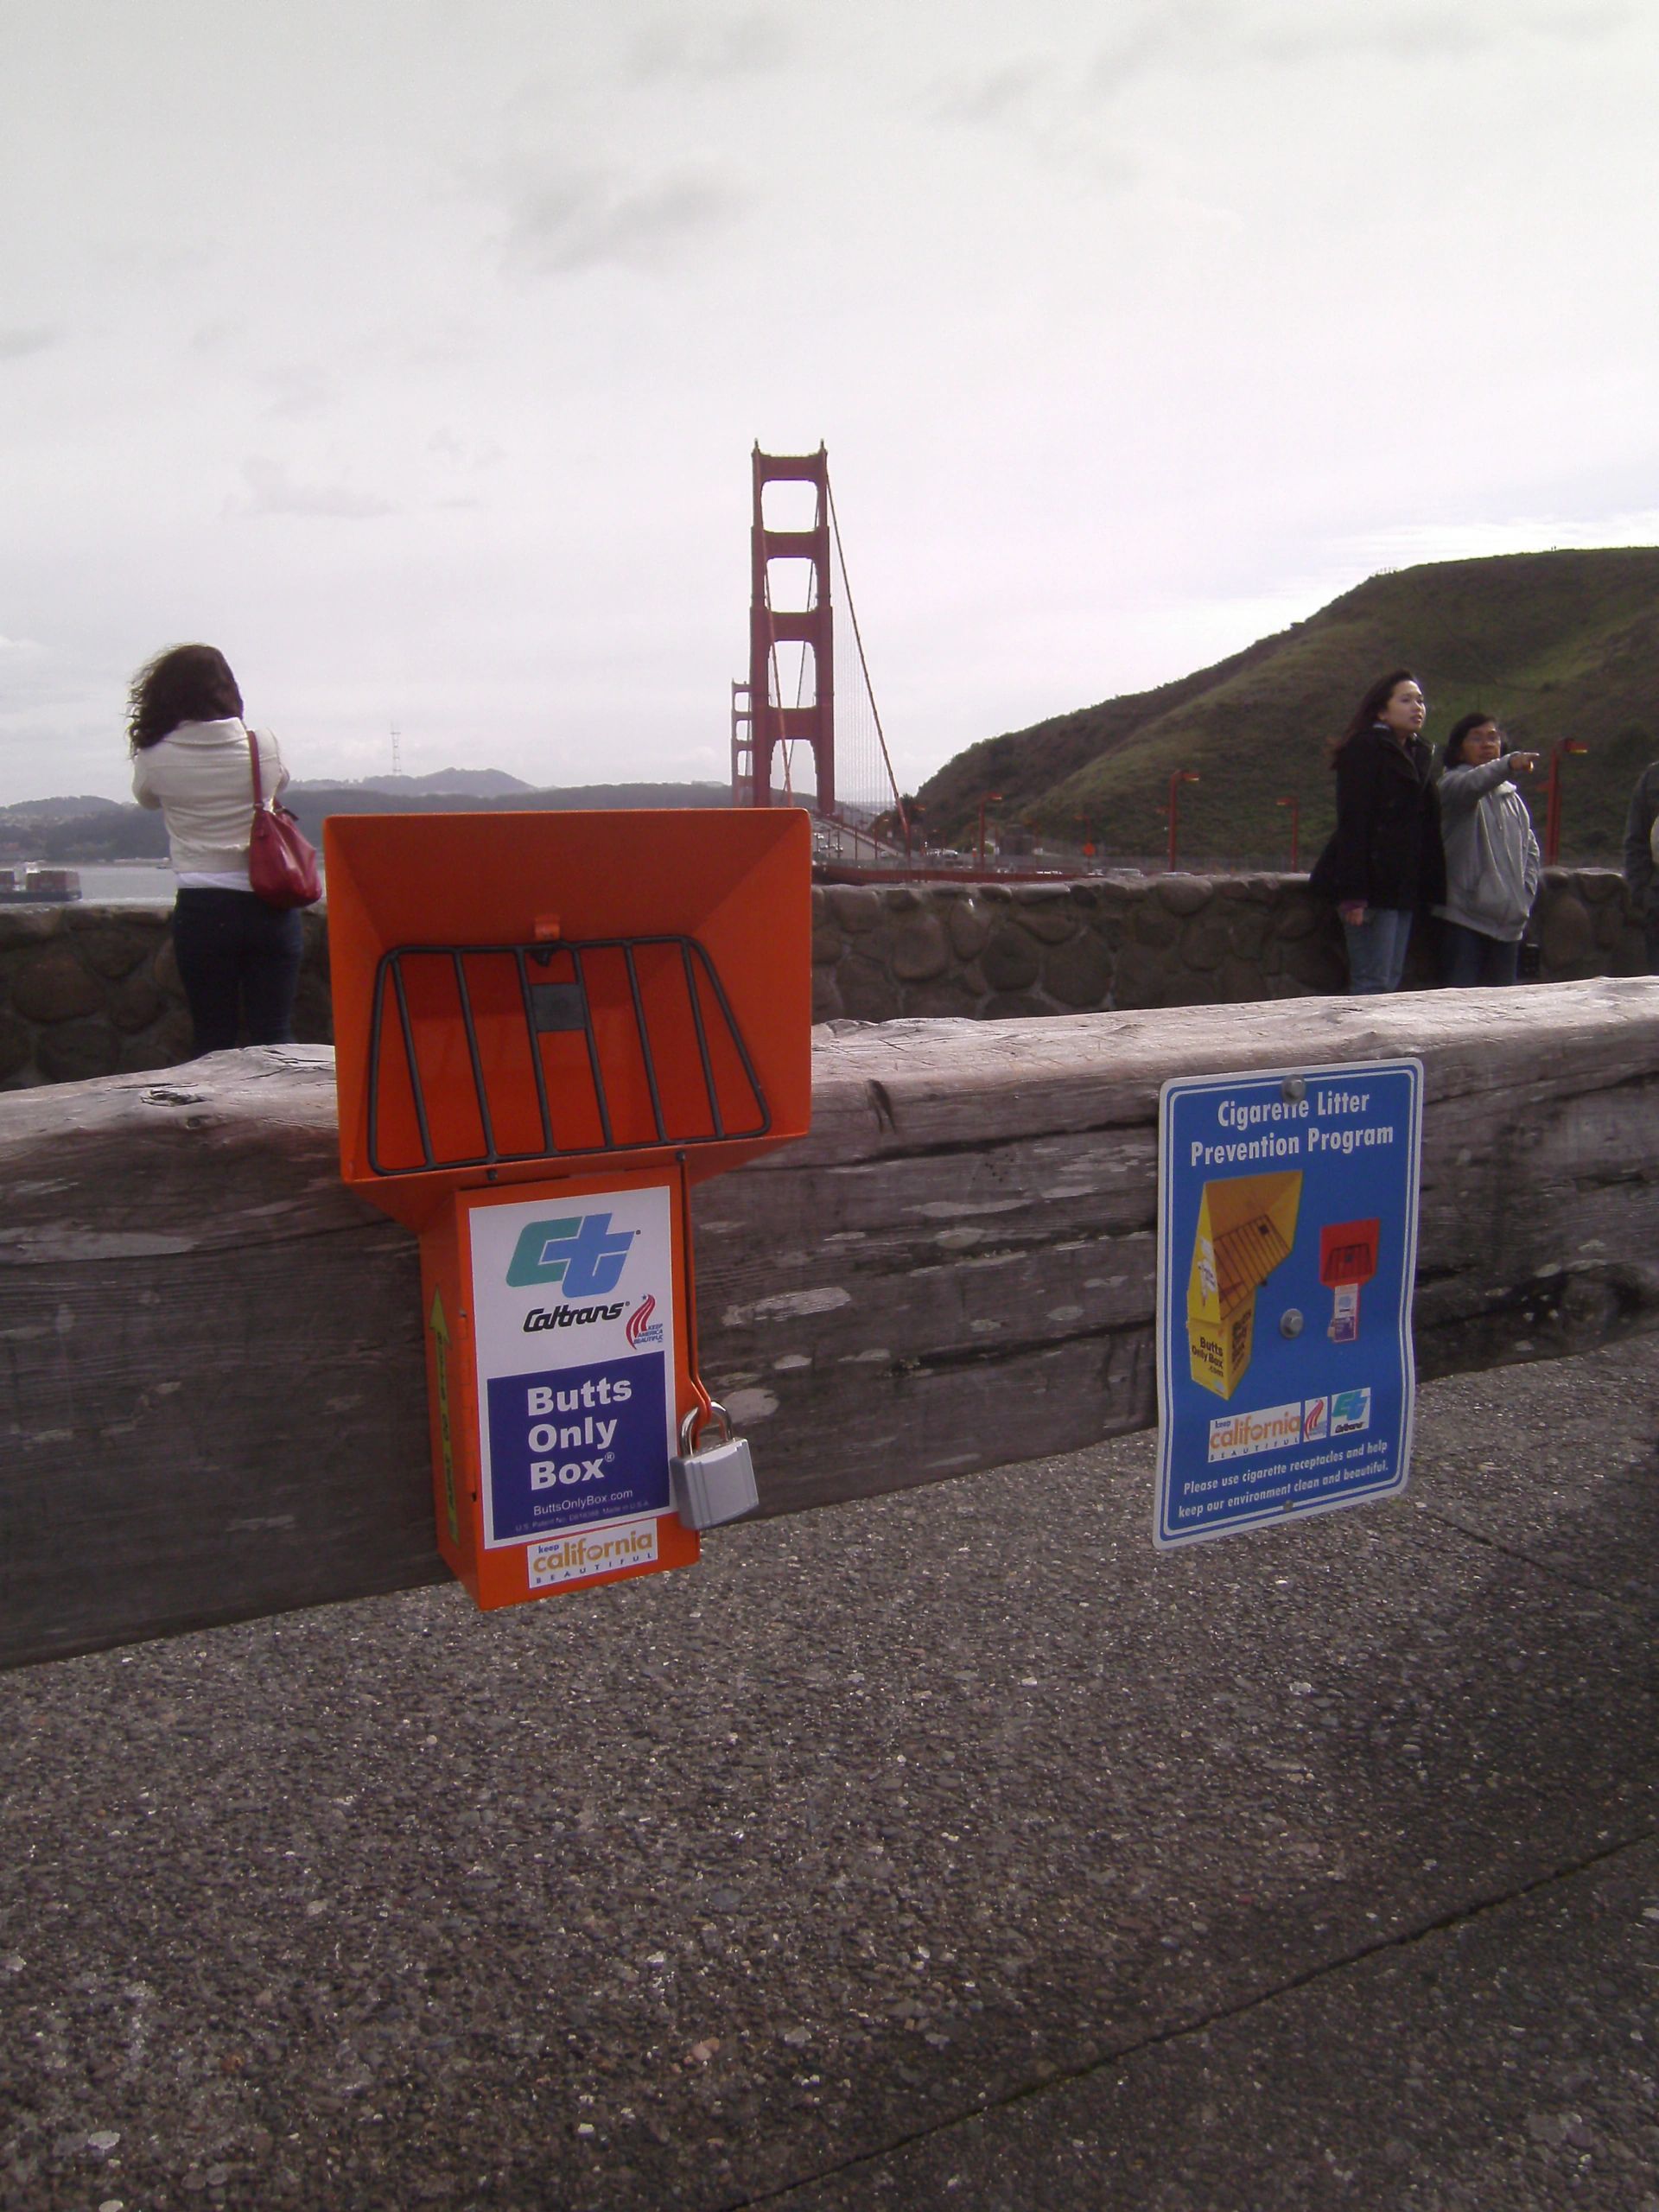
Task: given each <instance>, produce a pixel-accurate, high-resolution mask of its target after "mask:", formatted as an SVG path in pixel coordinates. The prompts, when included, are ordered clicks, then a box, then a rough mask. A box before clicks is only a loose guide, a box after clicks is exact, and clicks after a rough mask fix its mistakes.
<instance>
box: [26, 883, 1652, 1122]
mask: <svg viewBox="0 0 1659 2212" xmlns="http://www.w3.org/2000/svg"><path fill="white" fill-rule="evenodd" d="M167 914H168V910H167V908H166V907H164V906H92V905H86V906H0V1090H17V1089H22V1088H23V1087H25V1086H27V1085H30V1084H41V1083H67V1082H73V1081H75V1080H77V1079H78V1078H79V1077H86V1076H98V1075H117V1074H122V1073H126V1072H129V1071H137V1070H140V1069H143V1068H157V1067H169V1066H171V1065H174V1064H175V1063H176V1062H178V1061H180V1060H182V1059H186V1058H188V1056H189V1052H190V1018H189V1016H188V1014H187V1013H186V1011H185V1007H184V997H183V993H182V991H181V988H180V985H179V977H178V969H177V968H176V967H175V964H174V961H173V949H172V944H171V940H170V938H168V928H167ZM303 919H304V924H305V938H306V950H305V966H304V968H303V969H302V974H301V978H300V995H299V1001H298V1003H297V1005H296V1009H295V1033H296V1036H297V1037H299V1038H300V1039H301V1040H302V1042H304V1043H308V1044H312V1043H315V1044H326V1043H327V1042H328V1040H329V1039H330V1037H331V1036H332V1034H333V1031H332V1027H331V1023H330V1007H329V1000H328V939H327V918H326V916H325V914H324V913H323V912H319V911H318V910H316V909H315V908H314V909H312V910H311V911H310V912H308V913H307V914H306V915H305V916H304V917H303ZM1535 919H1536V926H1537V930H1538V933H1539V936H1540V938H1541V944H1542V950H1543V979H1544V980H1545V981H1546V982H1573V981H1576V980H1578V979H1579V978H1580V977H1583V976H1601V975H1612V976H1630V975H1639V974H1641V973H1642V972H1643V969H1645V967H1646V965H1647V961H1646V955H1645V952H1644V950H1643V938H1642V931H1641V927H1640V925H1639V924H1638V923H1637V921H1636V920H1635V919H1634V918H1632V917H1631V916H1630V913H1629V912H1628V909H1627V905H1626V900H1625V896H1624V885H1623V884H1622V883H1621V881H1620V880H1619V878H1618V876H1617V875H1616V874H1613V873H1612V871H1611V869H1606V868H1552V869H1551V870H1550V871H1549V874H1548V879H1547V880H1546V883H1545V887H1544V889H1543V891H1542V893H1541V896H1540V899H1539V905H1538V912H1537V916H1536V918H1535ZM812 921H813V929H812V1018H813V1020H815V1021H832V1020H840V1019H847V1020H857V1021H891V1020H897V1019H899V1017H901V1016H906V1015H922V1016H929V1015H933V1016H937V1015H942V1014H961V1015H967V1016H969V1017H970V1018H971V1019H974V1020H983V1021H995V1020H1006V1019H1007V1018H1008V1017H1009V1016H1012V1015H1016V1014H1084V1013H1089V1012H1092V1011H1094V1010H1095V1009H1096V1008H1098V1007H1160V1006H1192V1005H1203V1004H1215V1003H1218V1002H1223V1001H1244V1000H1252V999H1280V998H1297V997H1302V996H1306V995H1311V994H1315V993H1323V992H1332V991H1339V990H1341V989H1342V988H1343V985H1344V974H1345V971H1344V965H1343V957H1342V937H1341V931H1340V929H1339V928H1338V924H1337V920H1336V917H1335V914H1334V912H1332V908H1331V907H1330V906H1328V905H1327V904H1326V902H1325V900H1324V899H1318V898H1316V897H1314V895H1313V893H1311V892H1310V891H1309V890H1308V888H1307V884H1306V878H1305V877H1300V876H1275V875H1240V876H1223V877H1217V878H1211V877H1208V876H1198V875H1155V876H1098V877H1092V878H1090V879H1087V880H1084V881H1080V882H1076V883H1046V882H1045V883H925V884H870V885H856V886H854V885H848V884H832V885H829V886H819V887H816V888H815V889H814V891H813V893H812ZM1420 938H1421V933H1420ZM1406 980H1407V983H1408V986H1410V985H1413V984H1418V985H1421V984H1428V983H1432V982H1433V980H1434V977H1433V969H1432V966H1431V964H1430V961H1429V955H1428V948H1427V944H1426V943H1423V942H1420V943H1419V944H1415V945H1414V948H1413V958H1412V966H1411V967H1410V969H1408V973H1407V979H1406Z"/></svg>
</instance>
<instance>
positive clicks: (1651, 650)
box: [916, 546, 1659, 867]
mask: <svg viewBox="0 0 1659 2212" xmlns="http://www.w3.org/2000/svg"><path fill="white" fill-rule="evenodd" d="M1395 665H1403V666H1406V667H1409V668H1411V669H1413V670H1414V671H1415V672H1416V674H1417V675H1418V677H1419V678H1420V680H1421V683H1422V685H1423V688H1424V690H1425V691H1426V692H1427V695H1428V699H1429V708H1430V712H1429V725H1428V732H1427V734H1428V736H1429V737H1430V739H1431V740H1432V741H1433V742H1434V743H1435V744H1436V745H1437V746H1438V745H1439V744H1440V742H1441V741H1443V740H1444V738H1445V736H1446V732H1447V731H1448V730H1449V729H1450V728H1451V727H1452V723H1453V722H1454V721H1456V720H1457V719H1458V717H1459V715H1462V714H1465V713H1466V712H1469V711H1471V709H1477V708H1481V709H1485V710H1486V711H1488V712H1489V713H1492V714H1495V715H1497V716H1498V718H1499V719H1500V720H1501V721H1503V724H1504V727H1505V728H1507V729H1508V730H1509V731H1510V734H1511V735H1512V737H1514V738H1515V739H1516V741H1518V742H1522V743H1524V744H1526V745H1528V746H1530V747H1535V748H1536V749H1538V750H1540V751H1541V752H1544V753H1548V750H1549V748H1550V747H1551V746H1552V745H1554V742H1555V741H1556V740H1557V739H1559V738H1563V737H1574V738H1579V739H1580V740H1582V741H1583V742H1584V743H1585V744H1586V745H1587V746H1588V747H1589V748H1590V750H1589V753H1588V756H1587V757H1586V758H1585V759H1582V760H1579V759H1574V760H1570V761H1568V762H1567V764H1566V765H1565V767H1564V770H1563V788H1564V791H1565V792H1566V806H1565V818H1566V824H1567V835H1566V839H1565V844H1564V849H1565V850H1567V851H1571V852H1573V853H1575V854H1578V855H1584V856H1586V857H1594V856H1613V855H1616V854H1617V851H1618V843H1619V839H1620V836H1621V833H1622V830H1623V825H1624V810H1625V807H1626V805H1627V804H1628V802H1629V798H1630V788H1631V786H1632V785H1633V784H1634V783H1635V781H1636V778H1637V774H1638V773H1639V772H1640V771H1641V769H1642V768H1643V766H1645V764H1646V763H1647V762H1648V761H1649V760H1652V759H1654V758H1656V756H1659V548H1654V547H1648V546H1643V547H1636V548H1616V549H1611V550H1595V551H1571V552H1555V553H1513V554H1502V555H1497V556H1493V557H1491V558H1488V559H1484V560H1478V561H1441V562H1433V563H1423V564H1421V565H1420V566H1417V567H1414V568H1409V569H1393V570H1387V571H1384V572H1383V574H1382V575H1376V576H1372V577H1371V578H1370V579H1369V581H1368V582H1364V583H1363V584H1360V585H1358V586H1357V587H1356V588H1355V589H1353V590H1352V591H1349V592H1344V594H1343V595H1342V596H1341V597H1340V598H1339V599H1335V600H1332V602H1331V603H1330V605H1329V606H1328V607H1321V608H1320V609H1319V612H1318V613H1316V614H1313V615H1311V616H1309V617H1308V619H1307V620H1306V621H1303V622H1296V623H1293V624H1292V626H1290V628H1289V629H1287V630H1282V631H1280V632H1278V633H1277V634H1276V635H1274V636H1273V637H1268V638H1263V639H1259V640H1258V641H1257V643H1256V644H1255V645H1249V646H1247V647H1246V648H1245V649H1244V651H1243V652H1238V653H1235V654H1233V655H1231V656H1230V658H1228V659H1226V660H1223V661H1218V662H1217V664H1215V666H1214V667H1212V668H1206V669H1201V670H1199V671H1198V672H1197V673H1196V674H1194V675H1192V676H1187V677H1181V678H1179V680H1178V681H1176V682H1174V683H1165V684H1160V685H1159V686H1158V687H1157V688H1156V689H1154V690H1150V691H1141V692H1135V693H1129V694H1126V695H1124V696H1122V697H1119V698H1115V699H1107V700H1104V701H1103V702H1100V703H1099V704H1098V705H1096V706H1092V707H1082V708H1078V709H1075V710H1074V711H1072V712H1071V713H1068V714H1064V715H1054V716H1052V718H1050V719H1049V720H1047V721H1041V722H1036V723H1033V725H1032V726H1031V727H1030V728H1027V729H1023V730H1013V731H1008V732H1006V733H1005V734H1002V735H1001V736H999V737H992V738H986V739H983V740H982V741H980V742H979V743H978V744H976V745H972V746H969V747H968V749H967V750H966V751H965V752H963V753H958V754H957V756H956V757H955V759H954V760H950V761H947V762H946V764H945V766H944V767H943V768H941V769H940V770H939V771H938V773H937V774H936V775H934V776H932V777H931V778H930V779H929V780H928V781H927V782H926V783H925V784H924V785H922V787H921V789H920V790H919V791H918V793H917V795H916V796H917V798H918V800H919V801H920V802H921V803H922V804H924V805H925V807H926V809H927V824H928V829H929V833H930V835H931V836H944V837H946V838H949V839H955V840H957V841H958V842H959V841H960V839H961V838H962V836H963V835H964V834H965V833H966V831H967V830H968V829H969V825H970V823H973V822H974V821H975V819H976V816H977V812H978V808H979V804H980V801H981V799H982V798H983V797H984V795H985V794H986V793H987V792H988V791H1000V792H1001V794H1002V804H1001V806H1000V807H999V808H998V809H997V810H996V812H997V813H999V814H1001V816H1002V817H1004V818H1009V819H1018V820H1022V821H1025V822H1027V823H1031V824H1032V825H1033V827H1035V828H1036V829H1039V830H1041V831H1043V832H1044V833H1046V835H1048V836H1052V837H1053V838H1055V839H1057V840H1061V841H1064V842H1068V843H1071V844H1073V845H1075V844H1077V842H1080V841H1081V839H1082V837H1083V836H1084V832H1085V829H1091V830H1092V831H1093V833H1094V835H1095V837H1096V842H1098V844H1099V845H1100V847H1101V849H1102V850H1103V852H1104V853H1105V854H1107V855H1110V854H1112V853H1115V852H1116V853H1139V854H1145V853H1154V852H1156V851H1158V850H1159V849H1160V848H1161V846H1162V844H1163V842H1164V840H1165V836H1166V817H1165V816H1164V814H1163V812H1162V806H1163V804H1164V802H1165V800H1166V796H1167V792H1168V787H1169V779H1170V777H1171V775H1172V774H1173V772H1175V771H1176V770H1177V769H1180V768H1191V769H1195V770H1196V771H1197V772H1198V777H1199V779H1200V780H1199V782H1198V784H1197V785H1189V786H1186V787H1184V789H1183V791H1182V793H1181V814H1180V819H1181V849H1182V851H1183V853H1184V855H1190V856H1191V857H1192V859H1193V860H1194V861H1197V860H1198V859H1201V858H1202V857H1203V856H1204V855H1206V854H1214V855H1230V856H1232V855H1244V856H1249V855H1257V856H1261V857H1263V858H1274V857H1278V858H1281V859H1282V856H1283V855H1284V854H1285V852H1286V851H1287V846H1288V832H1287V818H1288V817H1287V810H1285V809H1283V808H1281V807H1279V806H1278V805H1276V804H1275V802H1276V801H1277V800H1278V799H1280V798H1288V797H1295V798H1298V799H1299V800H1300V809H1301V821H1302V864H1303V866H1304V867H1306V865H1307V862H1308V860H1309V858H1310V857H1311V855H1312V854H1313V852H1314V851H1315V850H1317V849H1318V845H1319V842H1321V841H1322V840H1323V838H1324V837H1325V836H1326V835H1328V833H1329V830H1330V827H1331V823H1332V814H1333V804H1332V778H1331V775H1330V773H1329V771H1328V770H1327V769H1326V767H1325V762H1324V757H1323V746H1324V741H1325V738H1326V737H1327V736H1328V735H1330V734H1333V733H1334V732H1335V731H1337V730H1339V729H1340V728H1342V726H1343V724H1344V722H1345V721H1347V719H1348V716H1349V715H1350V714H1351V712H1352V711H1353V708H1354V705H1355V703H1356V702H1357V700H1358V698H1359V696H1360V694H1361V693H1362V692H1363V690H1364V689H1365V687H1366V685H1367V684H1368V683H1370V682H1371V680H1372V679H1373V678H1374V677H1377V676H1380V675H1381V674H1383V671H1385V670H1387V669H1389V668H1390V667H1393V666H1395ZM1542 791H1543V776H1542V774H1541V773H1540V775H1539V776H1538V777H1536V778H1535V779H1533V796H1534V798H1535V811H1536V813H1537V814H1538V816H1539V818H1540V820H1541V819H1542V812H1543V807H1542Z"/></svg>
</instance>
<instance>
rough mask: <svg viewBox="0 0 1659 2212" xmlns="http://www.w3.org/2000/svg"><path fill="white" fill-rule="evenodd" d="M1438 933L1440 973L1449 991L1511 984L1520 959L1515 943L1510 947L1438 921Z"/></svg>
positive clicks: (1480, 932) (1481, 933)
mask: <svg viewBox="0 0 1659 2212" xmlns="http://www.w3.org/2000/svg"><path fill="white" fill-rule="evenodd" d="M1440 929H1441V931H1442V935H1441V938H1440V973H1441V975H1442V976H1444V977H1445V978H1446V982H1447V983H1448V984H1449V985H1450V986H1451V987H1452V989H1453V990H1460V991H1466V990H1471V989H1473V988H1476V987H1477V986H1478V985H1479V984H1483V983H1512V982H1514V981H1515V973H1516V964H1517V963H1518V962H1519V960H1520V958H1521V946H1520V943H1519V941H1518V940H1517V941H1516V943H1515V944H1507V943H1506V942H1505V941H1504V939H1503V938H1501V937H1488V936H1487V934H1486V932H1485V931H1484V930H1471V929H1465V927H1464V925H1463V924H1462V923H1461V922H1447V921H1442V923H1441V924H1440Z"/></svg>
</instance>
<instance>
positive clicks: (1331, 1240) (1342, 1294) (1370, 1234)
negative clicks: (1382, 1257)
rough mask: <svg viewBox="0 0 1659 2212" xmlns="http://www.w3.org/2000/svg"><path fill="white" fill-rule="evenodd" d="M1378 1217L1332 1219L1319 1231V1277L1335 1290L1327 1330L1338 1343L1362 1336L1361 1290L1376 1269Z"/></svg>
mask: <svg viewBox="0 0 1659 2212" xmlns="http://www.w3.org/2000/svg"><path fill="white" fill-rule="evenodd" d="M1382 1231H1383V1224H1381V1222H1378V1221H1338V1222H1331V1223H1327V1224H1326V1225H1325V1227H1324V1228H1323V1229H1321V1230H1320V1231H1319V1281H1321V1282H1322V1283H1323V1284H1324V1286H1325V1288H1326V1289H1327V1290H1328V1291H1329V1292H1330V1293H1331V1294H1332V1312H1331V1319H1330V1321H1329V1323H1328V1325H1326V1329H1325V1334H1326V1335H1327V1336H1328V1337H1329V1338H1330V1339H1331V1341H1332V1344H1355V1343H1357V1341H1358V1338H1359V1294H1360V1291H1361V1289H1362V1288H1363V1287H1364V1285H1365V1284H1366V1283H1368V1282H1370V1280H1371V1277H1372V1276H1373V1275H1374V1274H1376V1246H1377V1239H1378V1237H1379V1236H1381V1235H1382Z"/></svg>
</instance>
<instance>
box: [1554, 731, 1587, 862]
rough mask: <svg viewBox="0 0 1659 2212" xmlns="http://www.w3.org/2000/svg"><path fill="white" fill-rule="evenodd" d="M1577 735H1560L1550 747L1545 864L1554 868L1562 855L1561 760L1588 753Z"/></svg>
mask: <svg viewBox="0 0 1659 2212" xmlns="http://www.w3.org/2000/svg"><path fill="white" fill-rule="evenodd" d="M1589 750H1590V748H1589V747H1588V746H1587V745H1581V744H1580V742H1579V741H1578V739H1577V738H1576V737H1558V738H1557V739H1556V741H1555V742H1554V745H1552V746H1551V747H1550V748H1549V803H1548V807H1547V808H1546V810H1545V814H1544V865H1545V867H1546V868H1554V865H1555V863H1556V861H1558V860H1559V859H1560V856H1561V760H1562V756H1563V755H1564V754H1566V753H1587V752H1588V751H1589Z"/></svg>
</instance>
